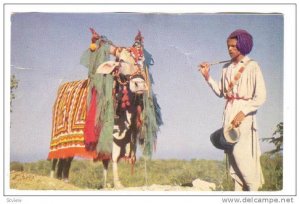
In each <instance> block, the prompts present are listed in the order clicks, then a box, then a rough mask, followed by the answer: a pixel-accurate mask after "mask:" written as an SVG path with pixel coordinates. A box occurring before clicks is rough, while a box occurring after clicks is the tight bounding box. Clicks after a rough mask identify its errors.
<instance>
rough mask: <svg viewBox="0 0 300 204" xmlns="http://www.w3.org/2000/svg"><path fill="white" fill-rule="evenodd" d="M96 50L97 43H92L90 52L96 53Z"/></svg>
mask: <svg viewBox="0 0 300 204" xmlns="http://www.w3.org/2000/svg"><path fill="white" fill-rule="evenodd" d="M96 49H97V45H96V43H91V44H90V50H91V51H92V52H94V51H95V50H96Z"/></svg>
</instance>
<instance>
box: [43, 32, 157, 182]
mask: <svg viewBox="0 0 300 204" xmlns="http://www.w3.org/2000/svg"><path fill="white" fill-rule="evenodd" d="M91 32H92V39H91V41H92V44H91V45H90V48H89V49H87V50H86V51H85V52H84V54H83V56H82V58H81V64H83V65H84V66H86V67H87V68H88V79H84V80H80V81H74V82H67V83H65V84H63V85H61V86H60V87H59V90H58V94H57V99H56V101H55V104H54V107H53V128H52V138H51V144H50V152H49V155H48V159H53V161H54V162H53V165H52V175H53V172H54V171H55V166H56V162H57V160H59V162H58V165H63V164H64V163H67V164H68V165H67V166H66V167H62V166H59V168H58V169H59V170H60V169H62V170H60V171H58V172H57V177H58V178H62V179H68V178H66V177H68V175H69V172H68V171H69V168H70V166H71V161H72V158H73V157H75V156H79V157H84V158H89V159H94V160H95V161H96V160H102V162H103V166H104V170H103V173H104V187H105V186H106V176H107V169H108V163H109V161H110V160H112V162H113V177H114V187H115V188H119V187H122V184H121V182H120V180H119V176H118V170H117V162H118V161H119V160H120V159H121V158H125V159H126V160H128V161H129V162H130V163H132V164H134V162H135V160H136V155H135V153H136V146H137V143H138V142H139V143H140V144H142V147H143V153H144V154H145V155H146V156H151V154H152V150H153V148H154V145H155V143H156V138H157V135H156V133H157V131H158V130H159V126H160V125H162V120H161V115H160V108H159V105H158V103H157V100H156V97H155V94H153V91H152V90H151V86H150V84H151V82H150V80H149V79H150V73H149V70H148V68H149V65H150V64H148V63H145V57H144V51H145V50H144V47H143V37H142V35H141V32H140V31H139V33H138V35H137V36H136V38H135V43H134V45H133V46H132V47H128V48H124V47H117V46H115V45H113V44H112V43H111V42H110V41H108V40H107V38H106V37H103V36H101V35H99V34H98V33H97V32H96V31H95V30H94V29H91ZM108 53H109V54H111V55H114V56H116V60H115V61H109V55H108ZM147 54H148V56H151V55H150V54H149V53H147ZM95 56H97V57H95ZM146 61H148V62H153V59H148V60H146ZM151 65H152V64H151ZM147 128H149V130H150V131H148V130H147ZM145 142H147V144H145ZM149 148H150V149H149ZM64 160H67V161H68V162H63V161H64ZM60 161H61V162H60ZM64 177H65V178H64Z"/></svg>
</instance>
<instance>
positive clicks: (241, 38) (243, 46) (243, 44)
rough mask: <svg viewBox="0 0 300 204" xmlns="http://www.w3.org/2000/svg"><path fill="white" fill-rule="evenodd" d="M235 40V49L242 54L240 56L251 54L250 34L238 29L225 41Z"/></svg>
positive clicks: (251, 41) (251, 42)
mask: <svg viewBox="0 0 300 204" xmlns="http://www.w3.org/2000/svg"><path fill="white" fill-rule="evenodd" d="M230 38H236V39H237V45H236V46H237V49H238V50H239V51H240V52H241V53H242V55H247V54H249V53H250V52H251V50H252V47H253V40H252V36H251V35H250V33H248V32H247V31H246V30H242V29H238V30H235V31H233V32H232V33H231V34H230V35H229V37H228V38H227V39H230Z"/></svg>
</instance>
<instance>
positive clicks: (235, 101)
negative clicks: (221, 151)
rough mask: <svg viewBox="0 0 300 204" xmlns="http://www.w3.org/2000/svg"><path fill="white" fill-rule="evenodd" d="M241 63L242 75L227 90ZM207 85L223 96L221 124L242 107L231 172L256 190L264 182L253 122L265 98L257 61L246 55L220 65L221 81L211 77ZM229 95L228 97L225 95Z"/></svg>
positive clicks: (224, 124)
mask: <svg viewBox="0 0 300 204" xmlns="http://www.w3.org/2000/svg"><path fill="white" fill-rule="evenodd" d="M242 66H243V67H244V68H245V69H244V71H243V73H242V74H241V77H240V79H239V80H238V81H236V83H235V85H234V86H233V88H232V90H231V91H229V92H228V93H226V90H228V86H229V83H230V82H231V81H233V79H234V77H235V76H236V73H237V72H238V71H239V69H240V67H242ZM207 82H208V84H209V86H210V87H211V88H212V90H213V91H214V92H215V94H216V95H217V96H218V97H224V98H226V105H225V109H224V114H223V127H225V128H226V127H228V125H230V123H231V122H232V120H233V118H234V117H235V116H236V114H237V113H238V112H240V111H242V112H243V113H244V114H245V115H246V117H245V119H244V120H243V121H242V123H241V125H240V126H239V129H240V132H241V136H240V140H239V141H238V142H237V143H236V144H235V146H234V149H233V152H232V154H229V155H228V156H229V164H230V172H231V176H232V177H233V178H234V179H235V180H236V181H237V182H239V183H240V184H242V180H244V183H246V184H247V185H248V186H249V188H250V190H257V189H258V187H260V186H261V185H262V184H263V183H264V179H263V176H262V172H261V165H260V155H261V151H260V146H259V138H258V133H257V125H256V112H257V109H258V108H259V107H260V106H261V105H262V104H263V103H264V102H265V100H266V88H265V82H264V78H263V75H262V72H261V69H260V67H259V65H258V64H257V62H255V61H254V60H251V59H250V58H249V57H247V56H245V57H244V58H243V59H242V60H241V61H240V62H239V63H237V64H233V63H228V64H226V65H225V66H224V67H223V70H222V77H221V81H220V82H219V83H217V82H216V81H215V80H213V79H212V78H211V77H209V78H208V80H207ZM228 98H231V99H228Z"/></svg>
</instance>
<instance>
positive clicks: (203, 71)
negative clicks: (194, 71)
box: [199, 62, 210, 81]
mask: <svg viewBox="0 0 300 204" xmlns="http://www.w3.org/2000/svg"><path fill="white" fill-rule="evenodd" d="M199 67H200V68H199V71H200V72H201V74H202V75H203V77H204V78H205V80H206V81H207V80H208V78H209V70H210V65H209V63H207V62H203V63H201V64H200V65H199Z"/></svg>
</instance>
